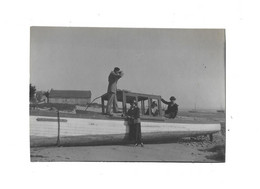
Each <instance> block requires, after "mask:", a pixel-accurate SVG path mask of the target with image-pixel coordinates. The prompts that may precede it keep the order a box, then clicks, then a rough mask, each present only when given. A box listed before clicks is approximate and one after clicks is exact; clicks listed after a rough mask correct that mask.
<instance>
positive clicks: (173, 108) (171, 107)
mask: <svg viewBox="0 0 260 189" xmlns="http://www.w3.org/2000/svg"><path fill="white" fill-rule="evenodd" d="M161 100H162V102H163V103H164V104H167V105H168V107H167V110H166V111H165V114H171V117H172V118H175V117H176V115H177V113H178V106H179V105H178V104H176V103H175V104H172V103H171V102H167V101H166V100H164V99H161Z"/></svg>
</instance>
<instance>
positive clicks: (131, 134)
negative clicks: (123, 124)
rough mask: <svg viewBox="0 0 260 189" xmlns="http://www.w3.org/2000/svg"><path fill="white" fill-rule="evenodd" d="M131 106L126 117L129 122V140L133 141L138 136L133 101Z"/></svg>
mask: <svg viewBox="0 0 260 189" xmlns="http://www.w3.org/2000/svg"><path fill="white" fill-rule="evenodd" d="M130 105H131V106H130V108H129V110H128V111H127V114H126V118H127V123H128V126H129V140H130V141H133V140H135V136H136V129H135V123H134V109H135V106H134V105H133V101H131V102H130Z"/></svg>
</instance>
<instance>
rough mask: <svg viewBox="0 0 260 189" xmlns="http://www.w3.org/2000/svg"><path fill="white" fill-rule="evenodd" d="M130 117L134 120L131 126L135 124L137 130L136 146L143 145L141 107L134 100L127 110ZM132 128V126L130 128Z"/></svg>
mask: <svg viewBox="0 0 260 189" xmlns="http://www.w3.org/2000/svg"><path fill="white" fill-rule="evenodd" d="M127 113H128V114H127V116H128V118H130V120H132V121H133V122H132V124H133V125H130V127H131V126H134V131H135V146H138V145H139V144H140V145H141V146H142V147H143V146H144V144H143V143H142V133H141V120H140V109H139V108H138V106H137V102H136V101H135V100H133V101H132V102H131V107H130V109H129V110H128V112H127ZM130 129H131V128H130Z"/></svg>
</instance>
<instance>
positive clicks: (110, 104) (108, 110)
mask: <svg viewBox="0 0 260 189" xmlns="http://www.w3.org/2000/svg"><path fill="white" fill-rule="evenodd" d="M112 103H113V93H108V100H107V109H106V113H107V114H111V106H112Z"/></svg>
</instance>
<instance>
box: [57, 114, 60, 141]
mask: <svg viewBox="0 0 260 189" xmlns="http://www.w3.org/2000/svg"><path fill="white" fill-rule="evenodd" d="M57 116H58V137H57V146H60V112H59V110H57Z"/></svg>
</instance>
